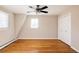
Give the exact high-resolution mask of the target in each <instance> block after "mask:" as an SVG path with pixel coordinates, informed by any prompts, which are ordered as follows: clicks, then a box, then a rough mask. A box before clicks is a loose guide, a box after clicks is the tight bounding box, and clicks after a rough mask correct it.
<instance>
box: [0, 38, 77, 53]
mask: <svg viewBox="0 0 79 59" xmlns="http://www.w3.org/2000/svg"><path fill="white" fill-rule="evenodd" d="M0 52H2V53H75V52H76V51H74V50H73V49H72V48H70V46H69V45H67V44H65V43H64V42H62V41H60V40H55V39H52V40H50V39H48V40H47V39H43V40H42V39H41V40H40V39H35V40H34V39H32V40H31V39H30V40H29V39H28V40H22V39H19V40H17V41H15V42H13V43H12V44H10V45H9V46H7V47H5V48H3V49H1V50H0Z"/></svg>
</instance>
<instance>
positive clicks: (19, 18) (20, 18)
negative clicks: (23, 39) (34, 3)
mask: <svg viewBox="0 0 79 59" xmlns="http://www.w3.org/2000/svg"><path fill="white" fill-rule="evenodd" d="M26 18H27V16H26V15H24V14H15V34H16V37H18V36H19V33H20V31H21V29H22V27H23V25H24V22H25V21H26V20H27V19H26Z"/></svg>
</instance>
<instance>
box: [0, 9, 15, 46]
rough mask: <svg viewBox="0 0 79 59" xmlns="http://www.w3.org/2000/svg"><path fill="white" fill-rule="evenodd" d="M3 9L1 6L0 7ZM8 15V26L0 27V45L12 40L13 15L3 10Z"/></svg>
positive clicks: (13, 36)
mask: <svg viewBox="0 0 79 59" xmlns="http://www.w3.org/2000/svg"><path fill="white" fill-rule="evenodd" d="M0 9H1V10H3V9H2V8H0ZM4 12H6V13H8V15H9V27H8V28H6V29H0V47H1V46H3V45H5V44H7V43H8V42H9V41H11V40H14V38H15V35H14V15H13V14H12V13H9V12H7V11H4Z"/></svg>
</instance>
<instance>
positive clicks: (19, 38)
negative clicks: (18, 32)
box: [18, 38, 58, 40]
mask: <svg viewBox="0 0 79 59" xmlns="http://www.w3.org/2000/svg"><path fill="white" fill-rule="evenodd" d="M18 39H24V40H25V39H40V40H41V39H58V38H18Z"/></svg>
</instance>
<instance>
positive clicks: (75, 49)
mask: <svg viewBox="0 0 79 59" xmlns="http://www.w3.org/2000/svg"><path fill="white" fill-rule="evenodd" d="M71 48H72V49H74V50H75V51H76V52H79V50H77V49H76V48H75V47H73V46H71Z"/></svg>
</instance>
